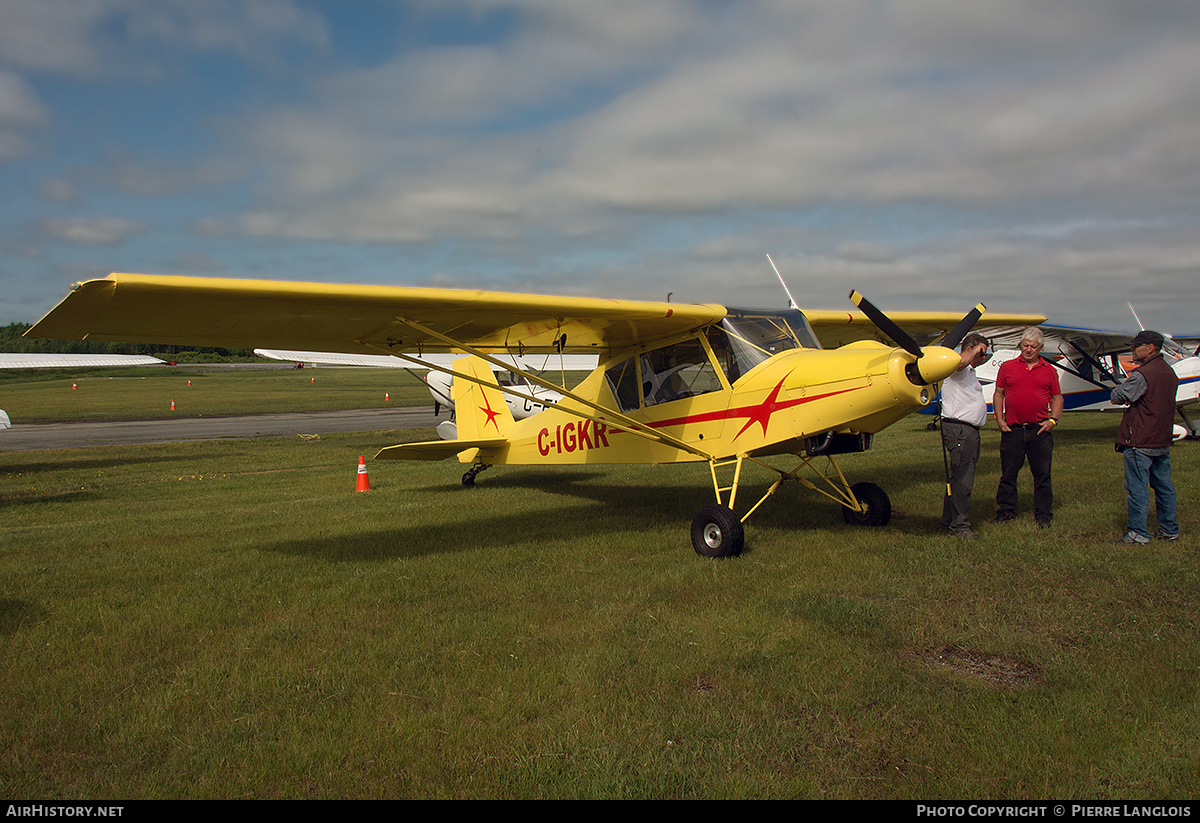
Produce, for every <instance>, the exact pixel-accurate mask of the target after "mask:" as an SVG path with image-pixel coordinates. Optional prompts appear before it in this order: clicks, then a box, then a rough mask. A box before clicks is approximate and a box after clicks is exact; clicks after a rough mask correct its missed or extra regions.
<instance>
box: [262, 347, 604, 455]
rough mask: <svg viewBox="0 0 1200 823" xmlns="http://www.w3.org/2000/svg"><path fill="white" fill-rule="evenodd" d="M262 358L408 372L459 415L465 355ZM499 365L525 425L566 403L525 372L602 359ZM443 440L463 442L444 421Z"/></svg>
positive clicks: (529, 358)
mask: <svg viewBox="0 0 1200 823" xmlns="http://www.w3.org/2000/svg"><path fill="white" fill-rule="evenodd" d="M254 353H255V354H257V355H258V356H259V357H265V358H268V359H270V360H284V361H288V362H294V363H309V364H314V365H317V364H319V365H322V366H365V367H370V368H381V369H404V370H405V371H407V372H408V373H409V374H412V375H413V376H414V377H416V378H417V379H418V380H420V381H421V382H423V383H424V384H425V385H426V387H427V388H428V389H429V394H430V395H431V396H432V397H433V413H434V414H437V413H438V412H439V411H440V410H441V408H442V407H443V406H445V407H446V408H448V409H450V412H451V414H452V415H453V412H454V400H453V398H452V396H451V390H450V386H451V382H452V378H451V376H450V373H451V364H452V363H453V362H454V361H455V360H457V359H458V358H460V357H462V355H460V354H427V355H424V356H422V357H404V358H403V359H401V358H400V357H394V356H392V355H388V354H344V353H339V352H314V351H291V350H286V349H255V350H254ZM496 359H498V360H502V361H504V362H506V363H512V365H513V369H514V370H513V371H511V372H509V371H503V370H501V369H496V370H495V373H496V380H497V381H498V382H499V384H500V385H501V386H503V387H506V388H505V391H504V400H505V402H506V403H507V404H508V408H509V409H510V410H511V411H512V415H513V418H514V419H516V420H524V419H525V418H526V417H531V416H532V415H535V414H537V413H538V412H541V411H545V410H546V407H547V406H553V405H554V404H555V403H557V402H558V401H560V400H562V398H563V395H562V393H561V392H556V391H554V390H552V389H547V388H544V387H542V386H536V385H534V384H533V383H531V382H529V381H528V380H527V379H526V378H525V377H524V376H523V375H522V374H521V372H524V371H532V372H534V373H539V372H540V373H542V374H543V375H545V374H546V373H553V372H556V371H557V372H568V371H582V372H588V371H591V370H593V369H595V368H596V363H597V360H598V358H597V357H596V356H594V355H578V354H575V355H558V354H552V355H545V354H541V355H537V356H533V355H526V356H524V357H521V356H514V355H499V356H497V358H496ZM415 370H426V374H425V376H424V377H421V376H420V375H417V374H416V372H415ZM437 430H438V435H439V436H441V438H442V439H443V440H455V439H457V438H458V428H457V426H456V425H455V423H454V420H453V419H451V420H444V421H442V422H441V423H439V424H438V427H437Z"/></svg>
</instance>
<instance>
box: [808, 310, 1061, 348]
mask: <svg viewBox="0 0 1200 823" xmlns="http://www.w3.org/2000/svg"><path fill="white" fill-rule="evenodd" d="M804 316H805V317H806V318H808V323H809V325H810V326H812V330H813V333H814V334H816V335H817V339H818V340H820V341H821V345H822V346H824V347H825V348H827V349H835V348H838V347H840V346H844V345H846V344H847V343H853V342H854V341H855V340H878V341H880V342H881V343H889V344H890V343H891V342H892V341H890V340H888V339H887V338H886V337H885V336H883V334H882V333H881V332H880V331H879V329H878V328H876V327H875V324H874V323H872V322H871V320H870V319H869V318H868V317H867V316H866V315H865V314H863V313H862V312H860V311H824V310H818V311H810V310H808V309H805V310H804ZM888 317H890V318H891V319H892V320H893V321H894V322H895V323H896V325H898V326H900V328H902V329H904V330H905V331H906V332H908V333H909V334H911V335H912V336H913V338H914V339H916V340H917V341H918V342H920V343H921V344H923V345H924V344H928V343H932V342H936V341H937V340H939V339H940V338H941V337H943V336H945V335H946V334H947V333H949V332H950V330H951V329H953V328H954V326H955V325H956V324H957V323H958V321H959V320H961V319H962V315H961V314H954V313H951V312H935V311H908V312H904V311H901V312H888ZM1045 321H1046V318H1045V317H1043V316H1041V315H1040V314H1000V313H999V312H991V311H985V312H984V313H983V316H982V317H981V318H980V319H979V322H978V323H976V324H975V327H974V328H973V329H972V331H975V332H979V333H980V334H982V335H983V336H984V337H987V338H989V339H991V338H993V337H1000V338H1004V339H1006V340H1007V339H1009V338H1011V337H1012V336H1013V334H1015V335H1016V337H1017V339H1020V337H1021V332H1022V330H1023V329H1025V327H1027V326H1036V325H1039V324H1041V323H1044V322H1045Z"/></svg>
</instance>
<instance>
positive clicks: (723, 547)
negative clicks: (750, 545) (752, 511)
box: [692, 505, 746, 557]
mask: <svg viewBox="0 0 1200 823" xmlns="http://www.w3.org/2000/svg"><path fill="white" fill-rule="evenodd" d="M745 538H746V533H745V530H744V529H743V528H742V521H741V520H738V518H737V515H735V514H734V513H733V512H732V511H730V510H729V509H727V508H726V507H725V506H717V505H710V506H705V507H704V508H703V509H701V510H700V511H699V512H697V513H696V516H695V517H694V518H692V548H693V549H695V550H696V554H698V555H700V556H701V557H732V556H734V555H737V554H741V553H742V546H743V545H744V543H745Z"/></svg>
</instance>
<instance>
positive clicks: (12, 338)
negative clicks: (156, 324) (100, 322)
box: [0, 323, 254, 360]
mask: <svg viewBox="0 0 1200 823" xmlns="http://www.w3.org/2000/svg"><path fill="white" fill-rule="evenodd" d="M31 327H32V324H30V323H9V324H8V325H7V326H2V327H0V351H2V352H16V353H20V354H38V353H45V354H148V355H151V356H152V357H158V358H161V359H163V360H173V359H175V357H174V356H175V355H177V354H180V353H181V352H184V351H186V352H188V353H189V354H191V353H196V354H201V355H207V357H206V358H205V359H208V358H209V357H214V356H215V357H221V358H224V357H248V358H252V359H253V358H254V351H253V350H251V349H222V348H215V347H196V346H186V347H185V346H163V345H159V344H157V343H105V342H101V341H99V340H44V339H42V338H40V337H23V336H22V335H24V334H25V332H27V331H29V329H30V328H31Z"/></svg>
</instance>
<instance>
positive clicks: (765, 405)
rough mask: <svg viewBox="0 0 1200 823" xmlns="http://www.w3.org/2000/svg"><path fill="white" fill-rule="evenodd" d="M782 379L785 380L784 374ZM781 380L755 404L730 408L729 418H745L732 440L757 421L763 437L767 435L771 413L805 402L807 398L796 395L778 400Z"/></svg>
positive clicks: (781, 384) (781, 386)
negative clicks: (796, 396)
mask: <svg viewBox="0 0 1200 823" xmlns="http://www.w3.org/2000/svg"><path fill="white" fill-rule="evenodd" d="M783 380H787V377H786V376H785V377H784V378H783ZM783 380H780V381H779V383H778V384H776V386H775V388H773V389H771V393H770V394H768V395H767V399H766V400H764V401H763V402H761V403H759V404H758V405H757V406H743V407H742V408H740V409H730V410H729V412H728V415H729V417H730V418H731V419H734V418H738V417H743V416H745V418H746V425H744V426H742V428H741V431H739V432H738V433H737V434H735V435H734V436H733V439H734V440H737V439H738V438H739V437H741V436H742V434H743V433H745V431H746V429H748V428H750V427H751V426H753V425H754V424H755V423H758V424H759V425H760V426H762V430H763V437H766V436H767V425H768V424H769V423H770V422H771V415H773V414H775V412H777V411H783V410H784V409H790V408H791V407H792V406H798V405H800V404H801V403H803V402H805V401H806V400H807V399H808V398H804V397H798V398H796V399H795V400H784V401H782V402H780V400H779V399H778V398H779V391H780V389H782V388H783Z"/></svg>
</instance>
